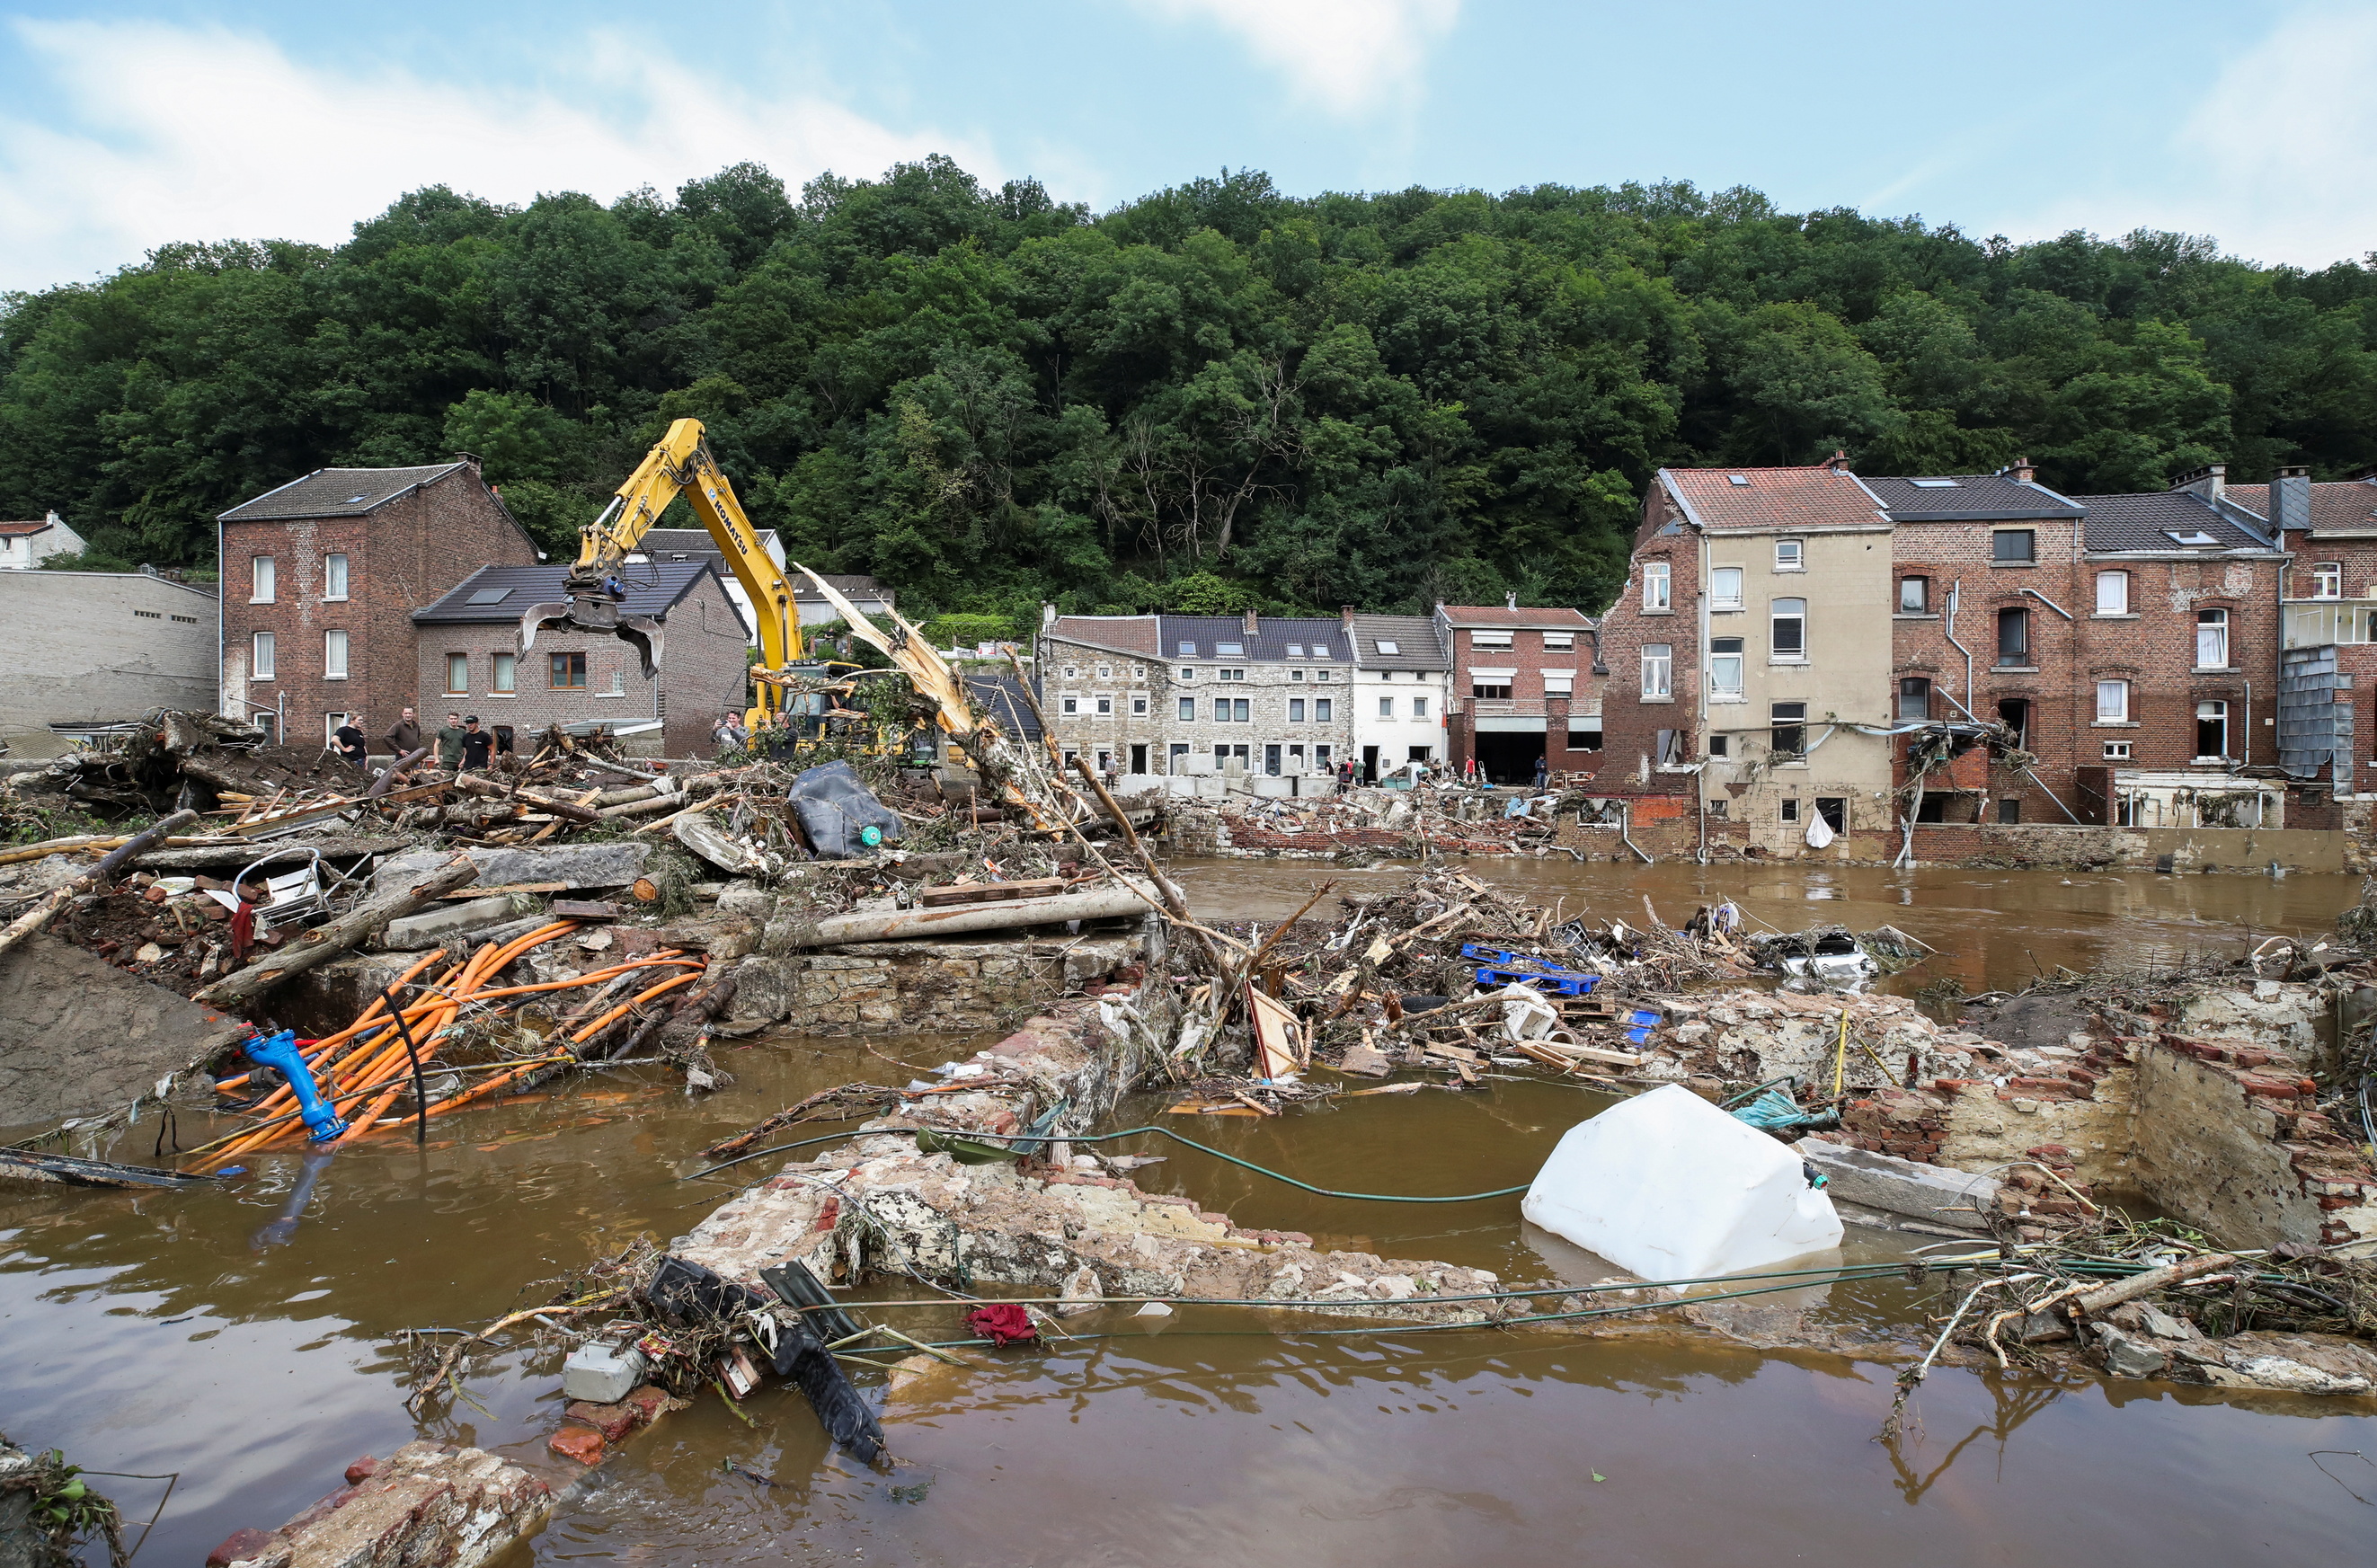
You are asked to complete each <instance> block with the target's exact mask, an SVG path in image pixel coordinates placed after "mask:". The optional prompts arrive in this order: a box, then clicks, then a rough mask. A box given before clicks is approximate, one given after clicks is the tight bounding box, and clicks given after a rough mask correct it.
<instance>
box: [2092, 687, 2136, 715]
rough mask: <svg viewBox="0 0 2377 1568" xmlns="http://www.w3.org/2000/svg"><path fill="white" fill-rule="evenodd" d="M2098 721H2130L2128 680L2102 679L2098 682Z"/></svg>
mask: <svg viewBox="0 0 2377 1568" xmlns="http://www.w3.org/2000/svg"><path fill="white" fill-rule="evenodd" d="M2096 722H2097V723H2098V724H2128V723H2129V722H2130V683H2129V682H2128V681H2125V680H2100V681H2098V682H2097V683H2096Z"/></svg>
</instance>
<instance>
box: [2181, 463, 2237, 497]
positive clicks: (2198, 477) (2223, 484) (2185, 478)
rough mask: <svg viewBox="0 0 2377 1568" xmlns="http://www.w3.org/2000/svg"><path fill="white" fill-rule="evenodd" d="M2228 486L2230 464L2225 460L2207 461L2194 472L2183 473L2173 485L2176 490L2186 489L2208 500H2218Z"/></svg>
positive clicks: (2191, 493)
mask: <svg viewBox="0 0 2377 1568" xmlns="http://www.w3.org/2000/svg"><path fill="white" fill-rule="evenodd" d="M2171 488H2172V489H2174V490H2184V491H2186V492H2188V493H2189V494H2190V495H2194V496H2201V497H2204V499H2205V500H2207V501H2216V500H2218V499H2219V498H2220V492H2222V491H2223V490H2226V489H2227V488H2228V464H2227V463H2225V462H2215V463H2206V464H2205V465H2204V467H2202V468H2199V469H2197V470H2196V471H2195V472H2194V473H2182V474H2180V476H2179V479H2178V481H2177V483H2175V484H2173V485H2171Z"/></svg>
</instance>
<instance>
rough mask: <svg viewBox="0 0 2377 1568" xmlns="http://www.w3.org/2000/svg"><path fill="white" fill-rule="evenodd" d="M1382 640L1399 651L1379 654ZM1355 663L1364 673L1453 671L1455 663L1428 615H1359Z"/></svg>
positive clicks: (1357, 619)
mask: <svg viewBox="0 0 2377 1568" xmlns="http://www.w3.org/2000/svg"><path fill="white" fill-rule="evenodd" d="M1380 638H1384V639H1386V640H1388V641H1389V642H1392V643H1393V644H1394V645H1395V649H1396V652H1392V653H1381V652H1379V640H1380ZM1354 664H1355V665H1356V667H1357V668H1360V669H1365V670H1450V669H1451V668H1452V660H1451V658H1450V657H1449V656H1447V654H1446V653H1445V652H1444V644H1443V642H1442V641H1441V640H1439V639H1438V637H1437V635H1436V621H1435V619H1434V617H1432V616H1355V617H1354Z"/></svg>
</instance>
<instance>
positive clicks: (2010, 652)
mask: <svg viewBox="0 0 2377 1568" xmlns="http://www.w3.org/2000/svg"><path fill="white" fill-rule="evenodd" d="M2029 664H2030V612H2029V611H2028V610H2024V609H2004V610H2000V611H1999V612H1998V668H2000V669H2001V670H2003V669H2025V668H2027V667H2028V666H2029Z"/></svg>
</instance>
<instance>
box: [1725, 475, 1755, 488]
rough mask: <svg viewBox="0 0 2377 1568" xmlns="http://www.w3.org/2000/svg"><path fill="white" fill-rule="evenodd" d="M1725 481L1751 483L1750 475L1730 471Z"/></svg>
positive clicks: (1733, 483)
mask: <svg viewBox="0 0 2377 1568" xmlns="http://www.w3.org/2000/svg"><path fill="white" fill-rule="evenodd" d="M1725 482H1726V484H1728V485H1747V484H1749V483H1750V475H1748V474H1746V473H1728V474H1726V476H1725Z"/></svg>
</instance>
